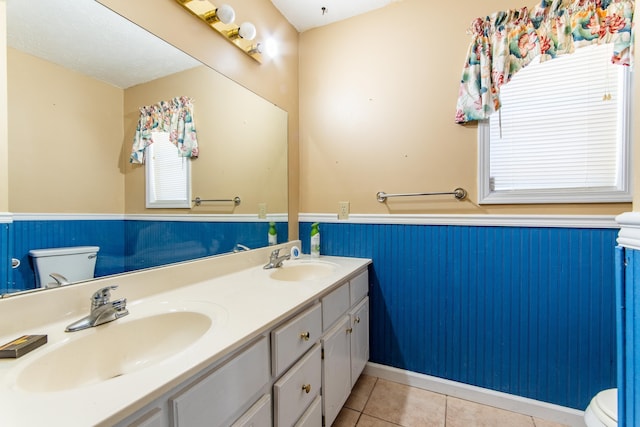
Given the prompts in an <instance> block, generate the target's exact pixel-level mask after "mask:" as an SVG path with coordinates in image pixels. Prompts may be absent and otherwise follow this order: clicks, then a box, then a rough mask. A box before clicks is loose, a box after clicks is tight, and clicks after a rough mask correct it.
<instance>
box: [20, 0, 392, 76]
mask: <svg viewBox="0 0 640 427" xmlns="http://www.w3.org/2000/svg"><path fill="white" fill-rule="evenodd" d="M271 1H272V2H273V4H274V5H275V6H276V8H278V10H280V12H281V13H282V14H283V15H284V17H285V18H286V19H287V20H288V21H289V22H291V24H292V25H293V26H294V27H295V28H296V29H297V30H298V31H299V32H303V31H305V30H308V29H311V28H314V27H319V26H322V25H327V24H330V23H333V22H337V21H340V20H343V19H347V18H350V17H352V16H355V15H359V14H362V13H366V12H368V11H371V10H374V9H378V8H381V7H384V6H386V5H388V4H389V3H392V2H396V1H401V0H349V1H345V0H305V1H301V0H271ZM323 7H324V8H325V12H324V13H323V11H322V8H323ZM7 17H8V18H7V40H8V45H9V46H10V47H12V48H15V49H18V50H21V51H23V52H26V53H28V54H31V55H33V56H37V57H39V58H42V59H45V60H47V61H50V62H53V63H55V64H58V65H62V66H64V67H66V68H70V69H72V70H75V71H78V72H81V73H83V74H86V75H89V76H92V77H94V78H96V79H98V80H101V81H104V82H107V83H110V84H112V85H114V86H116V87H120V88H123V89H124V88H128V87H131V86H135V85H137V84H140V83H144V82H148V81H151V80H154V79H157V78H160V77H164V76H166V75H170V74H173V73H176V72H178V71H182V70H186V69H189V68H193V67H195V66H198V65H200V62H198V61H196V60H195V59H193V58H192V57H190V56H188V55H187V54H185V53H183V52H181V51H180V50H178V49H176V48H175V47H173V46H171V45H170V44H168V43H166V42H164V41H163V40H160V39H159V38H157V37H155V36H154V35H152V34H150V33H149V32H147V31H146V30H143V29H142V28H140V27H138V26H137V25H135V24H133V23H131V22H130V21H128V20H126V19H125V18H123V17H121V16H119V15H117V14H116V13H114V12H112V11H111V10H109V9H107V8H106V7H104V6H102V5H101V4H99V3H98V2H96V1H95V0H7Z"/></svg>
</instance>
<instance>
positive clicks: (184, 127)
mask: <svg viewBox="0 0 640 427" xmlns="http://www.w3.org/2000/svg"><path fill="white" fill-rule="evenodd" d="M153 132H168V133H169V141H171V142H172V143H173V144H175V145H176V147H178V153H179V155H180V156H182V157H198V140H197V138H196V128H195V124H194V122H193V102H192V100H191V99H190V98H188V97H186V96H181V97H179V98H174V99H172V100H170V101H162V102H159V103H157V104H154V105H149V106H146V107H142V108H140V120H139V121H138V126H137V128H136V134H135V136H134V137H133V148H132V150H131V157H130V158H129V161H130V162H131V163H144V150H145V148H147V147H148V146H149V145H150V144H151V143H152V142H153V139H152V135H153Z"/></svg>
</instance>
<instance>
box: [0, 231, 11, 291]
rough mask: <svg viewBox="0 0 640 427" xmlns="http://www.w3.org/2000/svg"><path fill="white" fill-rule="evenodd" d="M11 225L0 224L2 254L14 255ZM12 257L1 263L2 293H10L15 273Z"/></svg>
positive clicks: (0, 285) (0, 283) (0, 250)
mask: <svg viewBox="0 0 640 427" xmlns="http://www.w3.org/2000/svg"><path fill="white" fill-rule="evenodd" d="M10 233H11V223H9V222H0V254H10V253H12V250H11V249H12V248H11V239H10ZM11 270H12V269H11V257H5V259H4V260H3V262H2V263H0V293H4V292H7V291H9V289H7V288H8V284H9V283H11V281H12V280H11V277H12V275H13V272H12V271H11Z"/></svg>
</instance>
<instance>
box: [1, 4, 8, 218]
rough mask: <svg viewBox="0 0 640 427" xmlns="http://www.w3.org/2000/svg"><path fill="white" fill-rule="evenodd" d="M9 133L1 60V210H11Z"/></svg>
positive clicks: (3, 20)
mask: <svg viewBox="0 0 640 427" xmlns="http://www.w3.org/2000/svg"><path fill="white" fill-rule="evenodd" d="M6 21H7V3H6V1H4V0H0V23H2V25H0V27H2V29H1V30H0V58H6V57H7V56H6V51H7V25H6ZM8 141H9V134H8V130H7V63H6V61H0V212H8V211H9V154H8V153H9V143H8Z"/></svg>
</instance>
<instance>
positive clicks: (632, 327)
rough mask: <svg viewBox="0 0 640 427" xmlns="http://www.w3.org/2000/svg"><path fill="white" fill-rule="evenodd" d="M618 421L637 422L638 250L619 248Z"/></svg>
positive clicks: (623, 426)
mask: <svg viewBox="0 0 640 427" xmlns="http://www.w3.org/2000/svg"><path fill="white" fill-rule="evenodd" d="M617 255H618V274H617V276H616V280H617V298H618V307H619V310H618V364H619V365H618V366H619V369H618V425H619V426H620V427H634V426H638V425H640V404H639V403H638V402H640V344H639V343H640V320H639V319H640V289H638V283H640V251H639V250H637V249H630V248H622V247H619V248H618V252H617Z"/></svg>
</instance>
